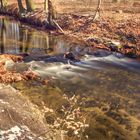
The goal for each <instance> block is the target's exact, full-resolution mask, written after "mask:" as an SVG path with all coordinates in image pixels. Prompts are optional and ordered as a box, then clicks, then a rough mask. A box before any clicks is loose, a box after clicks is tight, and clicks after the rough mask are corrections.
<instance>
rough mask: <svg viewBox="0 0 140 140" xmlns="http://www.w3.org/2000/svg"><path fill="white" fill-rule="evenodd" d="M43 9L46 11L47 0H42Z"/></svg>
mask: <svg viewBox="0 0 140 140" xmlns="http://www.w3.org/2000/svg"><path fill="white" fill-rule="evenodd" d="M44 10H45V11H47V0H44Z"/></svg>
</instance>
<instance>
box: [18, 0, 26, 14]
mask: <svg viewBox="0 0 140 140" xmlns="http://www.w3.org/2000/svg"><path fill="white" fill-rule="evenodd" d="M18 8H19V12H20V13H24V12H25V9H24V7H23V5H22V2H21V0H18Z"/></svg>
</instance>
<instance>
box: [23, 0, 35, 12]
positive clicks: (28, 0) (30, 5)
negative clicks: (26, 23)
mask: <svg viewBox="0 0 140 140" xmlns="http://www.w3.org/2000/svg"><path fill="white" fill-rule="evenodd" d="M25 1H26V7H27V11H28V12H32V11H33V10H34V6H33V2H32V0H25Z"/></svg>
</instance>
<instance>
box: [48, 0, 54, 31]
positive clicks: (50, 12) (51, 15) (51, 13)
mask: <svg viewBox="0 0 140 140" xmlns="http://www.w3.org/2000/svg"><path fill="white" fill-rule="evenodd" d="M53 19H54V9H53V5H52V1H51V0H48V22H49V25H50V27H51V28H55V25H54V22H53Z"/></svg>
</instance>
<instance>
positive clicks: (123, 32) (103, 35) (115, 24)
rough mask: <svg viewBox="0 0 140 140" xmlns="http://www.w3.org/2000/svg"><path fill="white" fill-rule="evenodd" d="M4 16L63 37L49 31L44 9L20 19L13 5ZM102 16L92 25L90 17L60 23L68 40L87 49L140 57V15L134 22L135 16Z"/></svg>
mask: <svg viewBox="0 0 140 140" xmlns="http://www.w3.org/2000/svg"><path fill="white" fill-rule="evenodd" d="M0 13H1V14H4V15H5V14H6V15H10V16H14V17H15V18H16V19H18V20H20V21H22V22H24V23H28V24H30V25H32V26H33V27H35V28H38V29H40V30H43V31H47V32H50V33H53V34H57V35H58V34H61V33H60V31H59V30H58V29H57V30H48V29H49V24H48V22H47V13H46V12H45V11H43V10H41V9H36V10H35V11H33V12H29V13H27V14H25V15H20V14H19V12H18V8H17V5H15V4H13V5H9V6H7V7H6V8H5V9H4V10H2V9H1V10H0ZM111 14H112V13H111ZM102 16H103V17H104V18H101V19H100V20H96V21H94V22H93V23H90V20H91V17H90V16H89V15H88V16H87V15H86V16H85V15H83V16H80V15H74V14H63V15H61V16H60V17H59V18H58V19H56V21H57V23H58V24H59V25H60V26H61V27H62V29H63V30H64V31H65V35H66V36H69V37H71V36H72V37H73V38H78V39H80V40H82V41H84V43H85V45H88V46H91V47H93V48H99V49H106V50H109V51H115V52H116V51H117V52H121V53H123V54H125V55H126V56H128V57H132V58H137V57H140V48H139V44H140V39H139V36H140V28H139V24H140V18H139V13H138V14H136V15H135V16H134V17H133V19H132V15H131V14H129V15H128V14H126V13H122V14H118V13H116V14H113V17H109V16H110V15H109V16H106V15H104V14H103V15H102ZM111 16H112V15H111ZM126 16H127V18H126ZM86 23H87V24H86ZM116 42H117V43H116Z"/></svg>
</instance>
